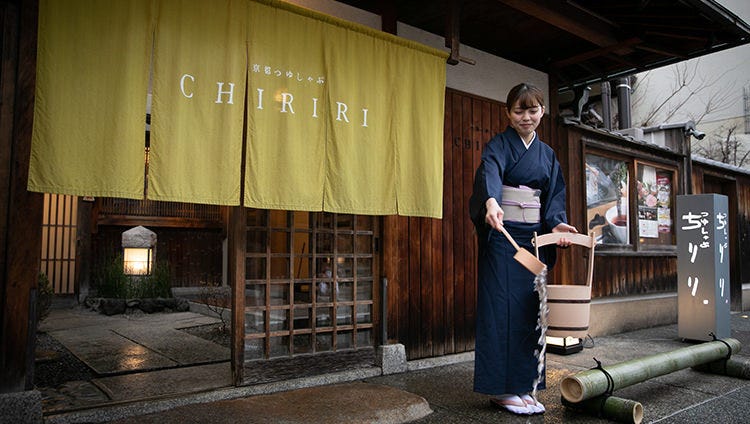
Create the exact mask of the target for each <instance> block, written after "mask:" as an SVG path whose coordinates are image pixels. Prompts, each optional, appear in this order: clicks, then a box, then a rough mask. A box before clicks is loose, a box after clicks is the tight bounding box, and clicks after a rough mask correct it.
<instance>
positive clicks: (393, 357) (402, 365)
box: [375, 343, 409, 375]
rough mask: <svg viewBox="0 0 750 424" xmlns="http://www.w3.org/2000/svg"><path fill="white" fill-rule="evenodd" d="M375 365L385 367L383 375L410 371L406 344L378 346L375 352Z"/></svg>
mask: <svg viewBox="0 0 750 424" xmlns="http://www.w3.org/2000/svg"><path fill="white" fill-rule="evenodd" d="M375 365H377V366H379V367H380V368H382V369H383V375H388V374H396V373H400V372H406V371H408V370H409V367H408V365H407V364H406V349H405V348H404V345H402V344H400V343H396V344H389V345H380V346H378V349H377V352H376V353H375Z"/></svg>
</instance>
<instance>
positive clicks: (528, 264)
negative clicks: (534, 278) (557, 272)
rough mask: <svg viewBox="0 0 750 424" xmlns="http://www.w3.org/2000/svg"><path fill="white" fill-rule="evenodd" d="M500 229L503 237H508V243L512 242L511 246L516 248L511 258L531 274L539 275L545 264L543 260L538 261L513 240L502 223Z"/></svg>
mask: <svg viewBox="0 0 750 424" xmlns="http://www.w3.org/2000/svg"><path fill="white" fill-rule="evenodd" d="M500 231H502V233H503V234H505V237H507V238H508V241H510V244H512V245H513V247H515V248H516V254H515V255H513V259H515V260H517V261H518V262H519V263H520V264H521V265H523V266H524V267H525V268H526V269H528V270H529V271H531V273H532V274H534V275H539V274H540V273H541V272H542V271H543V270H544V268H545V267H546V266H547V265H545V264H544V262H542V261H540V260H539V259H538V258H537V257H536V256H534V255H533V254H532V253H531V252H529V251H528V250H526V249H524V248H523V247H521V246H519V245H518V243H516V241H515V240H513V237H511V236H510V234H508V231H506V230H505V227H503V226H502V225H501V226H500Z"/></svg>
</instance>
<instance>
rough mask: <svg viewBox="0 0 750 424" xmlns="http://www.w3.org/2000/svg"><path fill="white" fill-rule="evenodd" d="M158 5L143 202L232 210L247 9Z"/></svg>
mask: <svg viewBox="0 0 750 424" xmlns="http://www.w3.org/2000/svg"><path fill="white" fill-rule="evenodd" d="M158 4H159V9H158V21H157V26H156V35H155V43H154V70H153V74H154V78H153V108H152V115H151V116H152V119H151V150H150V159H149V178H148V198H149V199H154V200H169V201H181V202H192V203H208V204H220V205H239V204H240V171H241V169H240V166H241V161H242V131H243V113H244V102H245V69H246V66H247V60H246V54H245V52H246V48H245V39H246V34H245V31H246V16H247V12H246V8H247V2H246V1H243V0H219V1H211V2H207V1H203V0H161V1H159V3H158Z"/></svg>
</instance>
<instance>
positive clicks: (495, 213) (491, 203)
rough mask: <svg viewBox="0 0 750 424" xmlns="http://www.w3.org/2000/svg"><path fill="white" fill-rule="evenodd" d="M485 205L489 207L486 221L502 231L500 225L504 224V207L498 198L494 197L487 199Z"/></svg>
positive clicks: (485, 216)
mask: <svg viewBox="0 0 750 424" xmlns="http://www.w3.org/2000/svg"><path fill="white" fill-rule="evenodd" d="M484 206H485V207H486V208H487V213H486V214H485V215H484V222H486V223H487V224H489V225H490V227H492V228H494V229H496V230H498V231H500V227H502V226H503V215H504V212H503V208H501V207H500V205H498V204H497V200H495V198H494V197H490V198H489V199H487V201H486V202H485V203H484Z"/></svg>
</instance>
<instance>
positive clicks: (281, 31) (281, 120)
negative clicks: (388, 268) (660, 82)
mask: <svg viewBox="0 0 750 424" xmlns="http://www.w3.org/2000/svg"><path fill="white" fill-rule="evenodd" d="M249 4H250V10H249V23H248V32H249V34H248V40H249V41H248V49H249V61H248V70H247V71H248V74H247V75H248V121H247V127H248V129H247V134H248V137H247V139H248V141H247V143H248V145H247V157H246V162H245V163H246V167H245V175H246V178H245V201H244V204H245V206H249V207H255V208H266V209H288V210H309V211H320V210H322V208H323V183H324V175H325V174H324V169H325V156H324V155H325V138H326V119H327V117H328V110H329V105H328V98H327V97H326V91H325V90H326V85H327V84H328V83H329V81H328V79H327V78H326V74H325V68H324V62H323V45H324V43H325V32H324V30H325V27H326V25H325V24H324V23H323V22H320V21H316V20H313V19H309V18H306V17H304V16H300V15H298V14H295V13H292V12H290V11H288V10H285V9H280V8H275V7H271V6H269V5H264V4H260V3H255V2H250V3H249Z"/></svg>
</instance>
